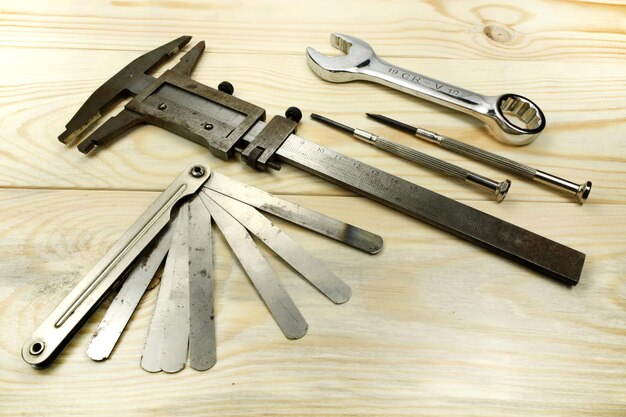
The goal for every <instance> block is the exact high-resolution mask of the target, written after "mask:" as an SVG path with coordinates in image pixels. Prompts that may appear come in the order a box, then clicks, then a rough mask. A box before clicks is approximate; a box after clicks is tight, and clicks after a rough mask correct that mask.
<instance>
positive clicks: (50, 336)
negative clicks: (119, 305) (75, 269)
mask: <svg viewBox="0 0 626 417" xmlns="http://www.w3.org/2000/svg"><path fill="white" fill-rule="evenodd" d="M204 168H205V175H204V176H202V177H199V178H197V177H193V176H191V175H189V170H190V169H191V167H189V169H187V170H185V171H184V172H183V174H181V175H180V176H179V177H178V178H177V179H176V180H175V181H174V182H173V183H172V184H171V185H170V186H169V187H168V188H167V189H166V190H165V191H164V192H163V193H162V194H161V195H160V196H159V197H158V198H157V199H156V201H155V202H154V203H152V205H151V206H150V207H149V208H148V209H147V210H146V211H145V212H144V213H143V214H142V215H141V217H139V219H138V220H137V221H136V222H135V223H134V224H133V225H132V226H131V227H130V229H128V231H127V232H126V233H124V235H123V236H122V237H121V238H120V240H118V241H117V243H115V244H114V245H113V246H112V247H111V249H109V251H108V252H107V253H106V254H105V255H104V257H103V258H102V259H101V260H100V261H99V262H98V263H97V264H96V265H95V266H94V267H93V268H92V269H91V271H89V273H88V274H87V275H86V276H85V277H84V278H83V279H82V280H81V281H80V282H79V283H78V284H77V285H76V287H75V288H74V289H73V290H72V291H71V292H70V293H69V294H68V295H67V297H65V299H64V300H63V301H61V303H60V304H59V305H58V306H57V307H56V308H55V310H54V311H53V312H52V314H51V315H50V316H49V317H48V318H47V319H46V320H45V321H44V322H43V323H42V324H41V326H40V327H39V328H38V329H37V330H36V331H35V332H34V334H33V335H32V336H31V338H29V339H28V340H27V341H26V343H25V344H24V347H23V348H22V357H23V358H24V360H25V361H26V362H27V363H29V364H31V365H33V366H35V367H45V366H47V365H48V364H50V362H52V360H54V358H55V357H56V355H58V353H59V352H60V351H61V350H62V349H63V347H64V346H65V344H66V343H67V342H68V341H69V340H70V339H71V337H72V336H73V335H74V334H75V333H76V332H77V331H78V330H79V329H80V327H81V326H82V325H83V323H84V322H85V321H86V320H87V318H89V316H90V315H91V313H92V312H93V311H94V310H95V309H96V308H97V307H98V305H100V303H101V302H102V301H103V300H104V298H105V297H106V296H107V295H108V294H109V292H110V291H111V290H112V289H113V288H114V287H115V285H116V284H117V283H118V282H119V280H120V279H121V278H122V276H123V274H124V272H125V271H126V269H127V268H128V267H129V265H130V264H131V263H132V262H133V260H134V259H135V258H136V257H137V256H138V255H139V254H140V253H141V252H142V251H143V250H144V249H145V247H146V246H147V245H148V244H149V243H150V242H151V241H152V240H153V239H154V238H155V236H156V235H157V234H158V233H159V232H160V231H161V229H163V227H165V225H166V224H167V223H168V222H169V220H170V212H171V210H172V208H173V207H174V205H175V204H176V203H177V202H178V201H180V199H182V198H183V197H185V196H187V195H190V194H193V193H195V192H196V191H197V190H198V189H199V188H200V186H201V185H202V184H203V183H204V182H205V181H206V179H207V178H208V176H209V174H210V171H209V168H208V167H204ZM32 346H36V347H40V346H41V349H35V350H34V349H33V348H32ZM33 351H34V352H36V354H34V353H33Z"/></svg>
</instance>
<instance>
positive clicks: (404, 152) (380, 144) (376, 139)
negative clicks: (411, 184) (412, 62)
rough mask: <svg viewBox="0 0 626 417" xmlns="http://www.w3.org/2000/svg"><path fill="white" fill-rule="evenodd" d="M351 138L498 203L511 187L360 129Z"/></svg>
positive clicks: (508, 183) (507, 181) (505, 182)
mask: <svg viewBox="0 0 626 417" xmlns="http://www.w3.org/2000/svg"><path fill="white" fill-rule="evenodd" d="M353 136H354V137H356V138H358V139H361V140H363V141H365V142H368V143H370V144H372V145H374V146H376V147H377V148H379V149H382V150H385V151H387V152H389V153H391V154H394V155H396V156H399V157H401V158H403V159H406V160H407V161H410V162H413V163H415V164H418V165H421V166H424V167H426V168H430V169H432V170H434V171H438V172H441V173H443V174H446V175H448V176H450V177H452V178H456V179H457V180H460V181H465V182H468V183H470V184H474V185H476V186H478V187H480V188H482V189H484V190H486V191H488V192H489V193H491V194H494V195H495V197H496V200H497V201H498V202H500V201H502V200H504V197H506V194H507V192H508V190H509V188H510V186H511V181H509V180H505V181H502V182H498V181H495V180H492V179H490V178H487V177H485V176H482V175H480V174H477V173H475V172H472V171H468V170H467V169H465V168H461V167H459V166H457V165H454V164H451V163H449V162H446V161H443V160H441V159H438V158H435V157H433V156H430V155H427V154H425V153H422V152H420V151H417V150H415V149H412V148H409V147H407V146H404V145H401V144H399V143H396V142H393V141H391V140H389V139H385V138H383V137H380V136H377V135H374V134H372V133H369V132H366V131H364V130H360V129H354V132H353Z"/></svg>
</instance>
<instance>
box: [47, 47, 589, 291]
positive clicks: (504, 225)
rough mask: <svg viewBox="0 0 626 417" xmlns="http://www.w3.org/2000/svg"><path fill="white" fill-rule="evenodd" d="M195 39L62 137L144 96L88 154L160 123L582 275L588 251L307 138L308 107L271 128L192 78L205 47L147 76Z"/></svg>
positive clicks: (129, 74) (113, 84)
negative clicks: (302, 125) (300, 132)
mask: <svg viewBox="0 0 626 417" xmlns="http://www.w3.org/2000/svg"><path fill="white" fill-rule="evenodd" d="M190 39H191V38H190V37H189V36H183V37H180V38H178V39H176V40H174V41H172V42H169V43H167V44H165V45H163V46H161V47H159V48H157V49H155V50H153V51H151V52H148V53H146V54H145V55H143V56H141V57H139V58H137V59H136V60H134V61H133V62H131V63H130V64H128V65H127V66H126V67H125V68H123V69H122V70H121V71H119V72H118V73H117V74H115V75H114V76H113V77H112V78H111V79H109V80H108V81H107V82H105V83H104V84H103V85H102V86H101V87H100V88H98V89H97V90H96V91H95V92H94V93H93V94H92V95H91V96H90V97H89V99H87V101H86V102H85V103H84V104H83V106H82V107H81V108H80V109H79V110H78V112H77V113H76V115H75V116H74V117H73V118H72V119H71V120H70V122H69V123H68V124H67V126H66V131H65V132H63V133H62V134H61V135H60V136H59V140H60V141H62V142H63V143H69V142H71V141H72V139H73V138H75V137H77V136H78V135H79V134H80V133H81V132H82V131H83V130H84V129H85V128H87V127H88V126H89V125H90V124H91V123H93V122H94V121H95V120H97V119H98V118H99V117H100V116H101V113H102V112H103V110H104V109H106V108H107V107H108V106H110V105H112V104H113V103H115V102H116V101H117V100H119V99H121V98H123V97H126V96H129V95H134V96H135V97H134V98H133V99H132V100H131V101H129V102H128V103H127V104H126V105H125V108H124V110H122V111H121V113H119V114H118V115H116V116H115V117H112V118H110V119H109V120H107V121H106V122H104V123H103V124H102V125H101V126H100V127H98V128H97V129H96V130H95V131H94V132H93V133H91V135H89V136H88V137H87V138H86V139H85V140H83V141H82V142H81V143H80V144H79V145H78V149H79V150H80V151H81V152H84V153H87V152H89V151H91V150H93V149H94V148H96V147H98V146H100V145H102V144H104V143H106V142H107V141H110V140H111V139H113V138H115V137H117V136H119V135H120V134H121V133H122V132H124V131H127V130H128V129H130V128H132V127H134V126H136V125H138V124H141V123H151V124H154V125H157V126H160V127H163V128H165V129H167V130H170V131H172V132H174V133H176V134H178V135H180V136H183V137H185V138H186V139H189V140H192V141H194V142H196V143H198V144H200V145H202V146H205V147H207V148H208V149H209V150H210V151H211V153H212V154H213V155H215V156H217V157H218V158H221V159H224V160H227V159H229V158H231V157H232V156H233V155H234V154H235V152H239V153H241V158H242V160H243V161H245V162H246V163H247V164H248V165H250V166H251V167H253V168H255V169H258V170H266V169H267V168H268V167H270V168H274V169H278V168H280V163H281V162H285V163H288V164H291V165H293V166H296V167H299V168H301V169H303V170H305V171H307V172H310V173H312V174H314V175H317V176H319V177H322V178H325V179H327V180H329V181H331V182H333V183H336V184H339V185H341V186H343V187H346V188H348V189H350V190H352V191H355V192H357V193H360V194H362V195H365V196H367V197H369V198H371V199H373V200H376V201H378V202H380V203H383V204H385V205H387V206H389V207H391V208H394V209H396V210H399V211H401V212H403V213H406V214H408V215H410V216H412V217H415V218H417V219H419V220H422V221H424V222H426V223H428V224H430V225H432V226H435V227H438V228H440V229H442V230H445V231H447V232H450V233H452V234H454V235H456V236H458V237H461V238H463V239H466V240H468V241H470V242H472V243H475V244H477V245H479V246H482V247H484V248H486V249H488V250H490V251H492V252H495V253H497V254H499V255H502V256H505V257H507V258H509V259H511V260H513V261H515V262H518V263H521V264H523V265H526V266H528V267H530V268H532V269H535V270H537V271H539V272H541V273H542V274H545V275H547V276H550V277H552V278H555V279H558V280H560V281H563V282H564V283H566V284H569V285H575V284H576V283H577V282H578V280H579V279H580V275H581V271H582V268H583V263H584V261H585V254H583V253H581V252H578V251H576V250H574V249H571V248H569V247H567V246H564V245H561V244H559V243H557V242H554V241H552V240H550V239H547V238H545V237H542V236H539V235H537V234H535V233H532V232H530V231H528V230H525V229H522V228H520V227H518V226H515V225H513V224H511V223H508V222H505V221H503V220H500V219H498V218H496V217H493V216H491V215H489V214H486V213H483V212H481V211H479V210H476V209H474V208H471V207H469V206H466V205H464V204H462V203H459V202H457V201H455V200H452V199H450V198H447V197H444V196H442V195H440V194H437V193H435V192H432V191H430V190H427V189H425V188H423V187H420V186H419V185H416V184H413V183H411V182H409V181H406V180H403V179H402V178H398V177H396V176H394V175H391V174H389V173H387V172H384V171H381V170H380V169H377V168H375V167H372V166H370V165H367V164H365V163H363V162H360V161H357V160H355V159H353V158H350V157H349V156H346V155H342V154H340V153H338V152H335V151H334V150H332V149H329V148H325V147H323V146H320V145H318V144H316V143H314V142H311V141H309V140H306V139H304V138H301V137H299V136H297V135H295V134H294V131H295V127H296V124H297V120H299V116H301V114H298V113H299V111H294V110H293V109H291V111H288V112H287V116H288V118H286V117H282V116H274V117H273V118H272V119H271V120H270V121H269V122H265V121H264V120H265V111H264V110H263V109H262V108H260V107H258V106H255V105H254V104H251V103H249V102H247V101H244V100H241V99H239V98H236V97H234V96H232V92H233V89H232V86H231V85H230V84H229V83H221V84H220V87H219V89H214V88H211V87H209V86H206V85H204V84H201V83H199V82H197V81H195V80H193V79H191V78H190V77H189V74H190V72H191V70H192V68H193V66H194V64H195V63H196V62H197V60H198V58H199V57H200V55H201V54H202V51H203V50H204V42H200V43H198V44H197V45H195V46H194V47H193V48H191V49H190V50H189V51H188V52H187V53H186V54H185V55H184V56H183V57H182V59H181V60H180V62H179V63H177V64H176V65H175V66H174V67H173V68H171V69H170V70H167V71H165V72H164V73H163V74H162V75H161V76H160V77H158V78H155V77H152V76H150V75H147V74H146V72H147V71H150V70H153V69H154V68H155V67H156V66H157V65H158V64H160V63H161V62H162V61H164V60H165V59H166V58H167V57H170V56H171V55H173V54H174V53H176V52H177V51H178V50H179V49H180V48H182V47H183V46H184V45H185V44H186V43H187V42H189V40H190Z"/></svg>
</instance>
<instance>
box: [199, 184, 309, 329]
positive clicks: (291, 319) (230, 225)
mask: <svg viewBox="0 0 626 417" xmlns="http://www.w3.org/2000/svg"><path fill="white" fill-rule="evenodd" d="M200 198H201V199H202V202H203V203H204V204H205V205H206V207H207V208H208V209H209V211H210V212H211V215H212V216H213V219H214V220H215V223H216V224H217V227H218V228H219V229H220V231H221V232H222V234H223V235H224V238H225V239H226V241H227V242H228V245H229V246H230V247H231V249H232V250H233V253H234V254H235V256H236V257H237V259H239V262H240V263H241V266H242V267H243V269H244V270H245V271H246V273H247V274H248V277H249V278H250V281H252V284H253V285H254V287H255V288H256V290H257V291H258V293H259V295H260V296H261V299H262V300H263V302H264V303H265V305H266V306H267V309H268V310H269V311H270V313H271V314H272V317H274V320H275V321H276V323H277V324H278V327H280V329H281V330H282V332H283V333H284V335H285V337H287V338H288V339H299V338H301V337H302V336H304V335H305V334H306V331H307V328H308V324H307V322H306V320H305V319H304V317H302V314H300V311H299V310H298V307H296V305H295V304H294V302H293V300H292V299H291V297H290V296H289V294H288V293H287V290H286V289H285V287H284V286H283V284H282V283H281V282H280V280H279V279H278V277H277V276H276V274H275V273H274V270H272V268H271V267H270V265H269V264H268V263H267V260H266V259H265V257H264V256H263V254H262V253H261V251H260V250H259V248H258V247H257V246H256V245H255V243H254V241H253V240H252V237H250V235H249V234H248V232H247V231H246V229H245V227H243V226H242V225H241V224H240V223H239V222H238V221H237V220H236V219H235V218H233V217H232V216H231V215H230V214H228V212H226V211H225V210H224V209H223V208H222V207H221V206H220V205H219V204H217V203H216V202H215V201H213V200H212V199H211V198H210V197H209V196H208V195H206V194H205V193H202V194H200Z"/></svg>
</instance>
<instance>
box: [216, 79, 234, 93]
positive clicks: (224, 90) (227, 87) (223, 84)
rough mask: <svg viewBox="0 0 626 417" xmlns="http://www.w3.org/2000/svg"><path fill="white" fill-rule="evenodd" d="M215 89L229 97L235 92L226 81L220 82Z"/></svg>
mask: <svg viewBox="0 0 626 417" xmlns="http://www.w3.org/2000/svg"><path fill="white" fill-rule="evenodd" d="M217 89H218V90H220V91H221V92H222V93H226V94H228V95H231V96H232V95H233V93H234V92H235V87H233V85H232V84H231V83H229V82H228V81H222V82H221V83H220V84H219V85H218V86H217Z"/></svg>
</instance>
